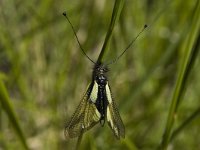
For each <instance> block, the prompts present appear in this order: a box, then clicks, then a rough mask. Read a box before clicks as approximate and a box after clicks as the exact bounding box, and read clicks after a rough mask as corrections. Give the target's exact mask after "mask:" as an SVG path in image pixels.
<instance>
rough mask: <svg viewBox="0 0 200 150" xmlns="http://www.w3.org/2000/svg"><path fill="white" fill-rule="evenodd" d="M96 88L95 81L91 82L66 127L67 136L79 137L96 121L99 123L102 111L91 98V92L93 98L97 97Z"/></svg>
mask: <svg viewBox="0 0 200 150" xmlns="http://www.w3.org/2000/svg"><path fill="white" fill-rule="evenodd" d="M94 90H95V89H94V83H91V84H90V86H89V87H88V89H87V91H86V93H85V94H84V97H83V99H82V100H81V102H80V104H79V105H78V107H77V109H76V111H75V112H74V114H73V116H72V117H71V119H70V121H69V123H67V125H66V127H65V136H66V138H75V137H78V136H79V135H80V134H82V133H84V132H85V131H87V130H89V129H90V128H92V127H93V126H94V125H95V124H96V123H98V121H99V119H100V113H99V112H98V110H97V108H96V106H95V104H94V103H93V102H92V100H91V93H92V98H93V99H95V97H94V92H95V91H94ZM96 95H97V94H96ZM96 98H97V97H96ZM93 101H94V100H93Z"/></svg>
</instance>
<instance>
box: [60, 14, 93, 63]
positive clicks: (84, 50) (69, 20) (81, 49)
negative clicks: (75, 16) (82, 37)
mask: <svg viewBox="0 0 200 150" xmlns="http://www.w3.org/2000/svg"><path fill="white" fill-rule="evenodd" d="M63 16H65V18H66V19H67V21H68V22H69V24H70V26H71V28H72V30H73V33H74V35H75V37H76V40H77V42H78V45H79V47H80V49H81V51H82V52H83V54H84V55H85V56H86V57H87V58H88V59H89V60H90V61H91V62H92V63H94V64H95V62H94V61H93V60H92V59H91V58H90V57H89V56H88V55H87V54H86V53H85V50H84V49H83V48H82V46H81V43H80V41H79V39H78V36H77V35H76V31H75V29H74V27H73V25H72V23H71V21H70V20H69V18H68V16H67V13H66V12H63Z"/></svg>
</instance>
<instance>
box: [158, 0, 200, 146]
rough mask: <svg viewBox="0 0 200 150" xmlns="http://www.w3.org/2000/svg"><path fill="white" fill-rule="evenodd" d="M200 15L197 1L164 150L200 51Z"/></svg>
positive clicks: (169, 118)
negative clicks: (196, 45)
mask: <svg viewBox="0 0 200 150" xmlns="http://www.w3.org/2000/svg"><path fill="white" fill-rule="evenodd" d="M199 14H200V2H199V1H197V7H196V10H195V15H194V17H193V21H192V24H191V31H190V33H189V36H188V38H187V44H186V45H185V47H184V52H185V56H184V57H183V60H182V63H181V65H180V66H181V68H180V70H179V73H178V78H177V82H176V85H175V90H174V93H173V97H172V100H171V105H170V110H169V114H168V119H167V124H166V128H165V132H164V135H163V140H162V143H161V148H162V149H167V146H168V143H169V141H170V137H171V130H172V127H173V124H174V120H175V117H174V116H175V115H176V111H177V109H178V106H179V104H180V99H181V97H182V95H183V93H184V88H185V85H186V81H187V79H188V76H189V73H190V72H191V68H192V65H193V63H194V61H195V59H196V54H197V52H198V51H199V49H195V48H194V49H193V45H194V44H195V41H196V40H198V39H197V36H198V35H199V30H200V20H199V17H200V15H199Z"/></svg>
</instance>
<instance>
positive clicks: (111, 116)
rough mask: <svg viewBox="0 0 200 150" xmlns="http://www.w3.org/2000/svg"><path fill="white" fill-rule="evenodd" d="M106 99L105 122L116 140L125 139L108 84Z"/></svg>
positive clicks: (122, 125)
mask: <svg viewBox="0 0 200 150" xmlns="http://www.w3.org/2000/svg"><path fill="white" fill-rule="evenodd" d="M106 97H107V100H108V106H107V121H108V125H109V126H110V128H111V129H112V131H113V133H114V135H115V136H116V138H117V139H120V138H121V137H122V138H125V128H124V124H123V122H122V119H121V117H120V114H119V111H118V109H117V107H116V104H115V102H114V100H113V98H112V93H111V90H110V86H109V85H108V83H107V84H106Z"/></svg>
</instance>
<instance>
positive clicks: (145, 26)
mask: <svg viewBox="0 0 200 150" xmlns="http://www.w3.org/2000/svg"><path fill="white" fill-rule="evenodd" d="M147 27H148V26H147V25H146V24H145V25H144V27H143V29H142V30H141V31H140V32H139V33H138V35H137V36H136V37H135V38H134V39H133V40H132V41H131V42H130V44H129V45H128V46H127V47H126V48H125V49H124V51H123V52H122V53H121V54H120V55H119V56H118V57H116V58H115V59H113V60H112V61H110V62H109V63H107V65H110V64H113V63H115V62H116V61H117V60H118V59H120V57H122V56H123V55H124V53H125V52H126V51H127V50H128V49H129V48H130V47H131V46H132V45H133V43H134V42H135V41H136V40H137V39H138V37H139V36H140V34H142V32H144V30H145V29H146V28H147Z"/></svg>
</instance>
